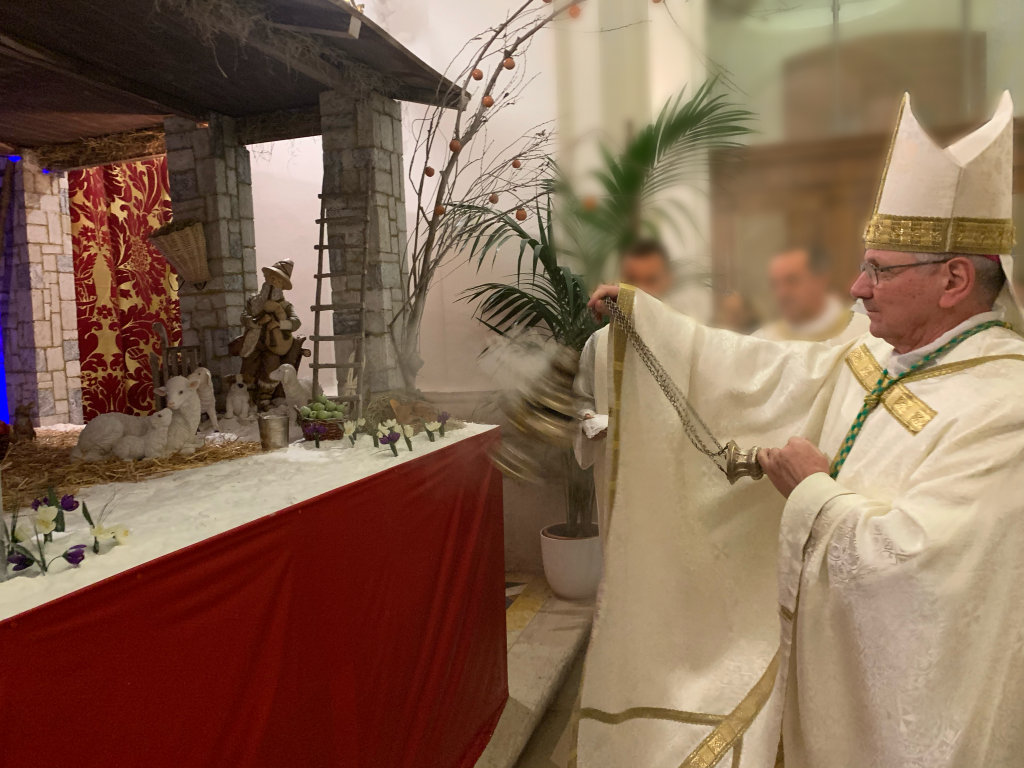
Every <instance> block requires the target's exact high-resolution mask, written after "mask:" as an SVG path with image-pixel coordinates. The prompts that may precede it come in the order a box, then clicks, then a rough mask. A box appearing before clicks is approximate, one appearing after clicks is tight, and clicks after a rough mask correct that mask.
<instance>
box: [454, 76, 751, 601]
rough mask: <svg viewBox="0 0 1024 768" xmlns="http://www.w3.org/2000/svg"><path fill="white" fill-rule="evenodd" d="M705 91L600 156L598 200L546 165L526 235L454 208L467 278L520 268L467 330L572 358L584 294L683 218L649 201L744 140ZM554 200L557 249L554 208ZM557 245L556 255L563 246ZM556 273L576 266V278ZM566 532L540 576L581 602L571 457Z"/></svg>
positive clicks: (584, 491)
mask: <svg viewBox="0 0 1024 768" xmlns="http://www.w3.org/2000/svg"><path fill="white" fill-rule="evenodd" d="M714 84H715V83H714V81H713V80H710V81H708V82H707V83H705V84H704V85H703V86H702V87H701V88H700V89H698V90H697V92H696V93H695V94H694V95H693V96H692V97H691V98H690V99H689V100H687V101H684V100H683V97H682V94H680V96H679V97H677V98H675V99H673V100H672V101H670V102H669V103H668V104H666V106H665V108H664V109H663V110H662V111H661V114H660V115H659V116H658V119H657V120H656V121H655V122H654V123H652V124H651V125H648V126H647V127H646V128H644V129H643V130H642V131H640V132H639V133H638V134H637V136H636V137H635V138H634V139H633V140H632V141H630V142H629V144H628V145H627V146H626V147H625V148H624V150H623V152H622V153H621V154H619V155H613V154H611V153H610V152H607V151H605V152H604V167H603V168H602V169H600V170H599V171H598V173H596V174H595V176H596V178H597V180H598V181H599V182H600V184H601V186H602V188H603V194H602V196H601V198H600V199H587V200H583V201H581V200H580V199H579V197H578V196H577V195H576V194H575V193H574V192H573V190H572V189H571V187H570V186H569V185H568V184H567V183H566V182H565V181H564V180H562V179H560V177H559V174H558V169H557V167H555V166H554V164H552V165H551V171H552V173H551V176H550V177H549V178H547V179H545V180H543V181H542V182H541V184H540V187H539V189H538V191H537V193H536V194H535V195H534V196H533V197H532V198H531V199H530V200H529V201H528V204H529V206H532V208H533V209H534V212H535V216H534V221H535V224H534V225H533V226H532V227H531V228H535V229H536V235H534V234H531V233H530V232H529V231H527V230H526V229H525V227H524V225H523V221H524V219H525V218H527V217H526V216H524V215H523V211H524V210H525V208H526V205H525V204H524V203H519V204H518V206H519V207H518V208H517V209H516V210H515V212H514V213H515V215H513V210H508V211H499V210H495V209H493V208H488V207H485V206H478V205H461V206H458V208H457V211H456V213H457V215H458V216H459V217H460V219H461V220H460V225H461V227H462V232H463V236H462V237H463V243H464V246H465V247H466V248H467V249H468V251H469V257H470V260H471V261H476V263H477V268H478V269H479V267H480V265H481V264H482V263H483V260H484V258H485V256H486V255H487V254H488V253H494V252H497V250H498V249H499V248H501V247H502V246H503V245H505V244H506V243H510V242H511V243H512V244H518V252H519V258H518V265H517V271H516V274H515V276H514V279H513V280H511V281H510V282H507V283H503V282H490V283H484V284H482V285H478V286H476V287H474V288H471V289H469V290H468V291H466V293H465V295H464V298H465V299H467V300H469V301H471V302H475V303H477V305H478V307H477V314H476V316H477V318H478V319H479V320H480V322H482V323H484V324H485V325H486V326H487V327H488V328H489V329H491V330H492V331H494V332H495V333H496V334H498V335H500V336H502V337H505V338H512V339H516V338H521V337H522V334H524V333H525V332H528V331H534V332H540V334H541V335H542V336H543V337H546V338H547V339H549V340H551V341H553V342H556V343H557V344H559V345H561V346H564V347H569V348H571V349H573V350H575V351H576V352H577V353H579V352H580V351H582V349H583V346H584V344H586V342H587V339H589V338H590V336H591V335H592V334H593V333H594V332H595V331H596V330H598V328H599V327H600V325H599V324H598V322H597V321H596V320H595V319H594V318H593V316H592V315H591V314H590V312H589V311H588V310H587V300H588V297H589V294H590V290H589V289H590V288H592V287H593V286H594V284H595V283H596V282H598V281H599V280H600V279H602V278H604V277H605V274H606V271H607V261H608V259H609V258H612V257H614V256H617V254H618V253H619V252H620V250H621V249H622V248H623V247H625V246H626V245H628V244H629V243H630V242H631V241H632V240H634V239H635V238H637V237H640V236H642V235H646V236H650V235H655V236H656V235H657V233H658V231H659V229H660V228H661V227H664V226H674V219H675V218H676V217H682V218H686V217H687V216H688V214H687V212H686V211H685V209H684V208H683V207H682V206H681V205H680V203H679V202H678V201H674V200H665V199H664V198H662V197H660V196H659V193H661V192H664V191H665V190H667V189H670V188H671V187H673V186H678V185H681V184H685V183H686V182H687V181H688V180H693V179H694V178H695V177H696V176H697V175H698V173H699V169H700V168H702V167H703V165H702V164H703V163H705V162H706V158H707V153H708V151H709V150H710V149H713V148H726V147H733V146H736V145H737V144H736V141H735V139H736V138H737V137H739V136H741V135H743V134H746V133H749V132H750V129H749V128H748V127H747V125H746V123H747V121H748V120H749V119H750V118H751V114H750V113H749V112H747V111H746V110H743V109H739V108H737V107H735V106H734V105H732V104H730V103H728V102H727V101H726V100H725V98H724V97H723V96H721V95H714V93H713V88H714ZM556 196H557V198H558V200H557V202H558V206H557V208H558V211H559V214H558V216H557V230H558V232H559V233H560V234H561V238H560V241H559V243H558V244H557V245H556V223H555V219H556V216H555V214H554V211H555V208H556V206H555V198H556ZM563 241H564V245H563ZM564 262H568V263H575V264H578V265H579V266H580V267H581V271H582V272H583V273H584V274H579V273H577V272H575V271H573V269H571V268H570V267H569V266H566V264H565V263H564ZM560 451H561V456H560V458H561V466H562V470H563V471H562V477H563V488H564V493H565V503H566V520H565V522H564V523H558V524H556V525H551V526H548V527H546V528H544V529H543V530H542V531H541V534H540V535H541V552H542V557H543V561H544V572H545V575H546V576H547V579H548V583H549V584H550V585H551V587H552V589H554V591H555V592H556V593H558V594H559V595H561V596H562V597H567V598H587V597H592V596H593V595H594V594H596V592H597V586H598V583H599V581H600V578H601V546H600V540H599V538H598V531H597V526H596V524H595V521H594V518H595V511H596V503H595V494H594V478H593V473H592V471H591V470H590V469H587V470H584V469H581V468H580V466H579V465H578V464H577V463H576V460H575V457H574V456H573V453H572V451H571V449H568V450H567V449H560Z"/></svg>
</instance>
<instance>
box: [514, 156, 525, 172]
mask: <svg viewBox="0 0 1024 768" xmlns="http://www.w3.org/2000/svg"><path fill="white" fill-rule="evenodd" d="M512 167H513V168H515V169H516V170H518V169H520V168H522V167H523V161H522V160H520V159H519V158H518V157H517V158H516V159H515V160H513V161H512Z"/></svg>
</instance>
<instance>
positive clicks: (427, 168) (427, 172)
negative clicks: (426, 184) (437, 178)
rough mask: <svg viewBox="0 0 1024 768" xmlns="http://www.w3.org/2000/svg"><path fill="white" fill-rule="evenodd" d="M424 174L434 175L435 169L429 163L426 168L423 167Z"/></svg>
mask: <svg viewBox="0 0 1024 768" xmlns="http://www.w3.org/2000/svg"><path fill="white" fill-rule="evenodd" d="M423 175H424V176H433V175H434V169H433V168H431V167H430V166H429V165H428V166H427V167H426V168H424V169H423Z"/></svg>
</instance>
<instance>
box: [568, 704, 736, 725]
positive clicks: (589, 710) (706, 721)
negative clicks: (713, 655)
mask: <svg viewBox="0 0 1024 768" xmlns="http://www.w3.org/2000/svg"><path fill="white" fill-rule="evenodd" d="M725 717H726V716H725V715H711V714H707V713H704V712H686V711H684V710H681V709H668V708H666V707H630V708H629V709H625V710H623V711H622V712H605V711H604V710H603V709H594V708H593V707H583V708H582V709H581V710H580V719H582V720H596V721H597V722H599V723H604V724H605V725H621V724H622V723H625V722H627V721H629V720H671V721H672V722H675V723H686V724H687V725H718V724H719V723H721V722H722V721H723V720H725Z"/></svg>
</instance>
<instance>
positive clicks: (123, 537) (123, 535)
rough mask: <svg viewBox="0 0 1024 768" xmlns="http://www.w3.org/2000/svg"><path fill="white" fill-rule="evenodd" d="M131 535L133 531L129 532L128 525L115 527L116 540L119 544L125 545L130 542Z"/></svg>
mask: <svg viewBox="0 0 1024 768" xmlns="http://www.w3.org/2000/svg"><path fill="white" fill-rule="evenodd" d="M129 535H131V531H129V530H128V526H126V525H118V526H115V527H114V538H115V539H116V540H117V543H118V544H124V543H125V542H126V541H128V536H129Z"/></svg>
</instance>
